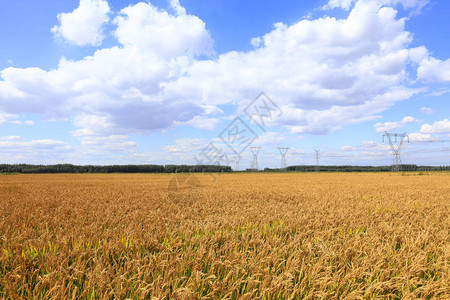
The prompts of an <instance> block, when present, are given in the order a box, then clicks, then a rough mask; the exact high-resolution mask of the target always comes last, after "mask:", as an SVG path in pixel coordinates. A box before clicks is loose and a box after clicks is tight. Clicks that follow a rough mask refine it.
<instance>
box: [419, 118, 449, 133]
mask: <svg viewBox="0 0 450 300" xmlns="http://www.w3.org/2000/svg"><path fill="white" fill-rule="evenodd" d="M420 132H421V133H449V132H450V120H449V119H444V120H441V121H436V122H434V123H433V124H431V125H430V124H423V125H422V127H421V128H420Z"/></svg>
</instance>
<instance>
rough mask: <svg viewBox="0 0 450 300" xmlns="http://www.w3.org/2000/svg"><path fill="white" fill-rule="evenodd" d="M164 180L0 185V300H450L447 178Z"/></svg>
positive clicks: (4, 181)
mask: <svg viewBox="0 0 450 300" xmlns="http://www.w3.org/2000/svg"><path fill="white" fill-rule="evenodd" d="M174 176H175V175H170V174H145V175H142V174H127V175H124V174H102V175H99V174H82V175H81V174H80V175H72V174H71V175H68V174H67V175H66V174H58V175H10V176H0V298H13V299H16V298H28V299H31V298H35V299H36V298H43V299H48V298H60V299H62V298H71V297H74V298H85V299H98V298H101V299H103V298H111V299H112V298H133V299H140V298H151V297H155V298H163V299H169V298H178V299H188V298H189V299H192V298H194V299H195V298H240V297H244V298H248V299H249V298H261V299H269V298H270V299H274V298H279V299H284V298H289V297H293V298H317V297H318V298H362V299H371V298H377V297H378V298H390V299H400V298H425V299H426V298H429V299H431V298H442V299H446V298H447V299H448V298H449V297H450V287H449V282H450V232H449V230H450V214H449V213H450V199H449V195H450V174H449V173H448V172H446V173H445V172H442V173H438V172H431V173H405V174H401V173H360V174H357V173H351V174H344V173H332V174H330V173H324V174H322V173H317V174H314V173H312V174H311V173H310V174H305V173H286V174H280V173H278V174H272V173H264V174H258V173H255V174H248V173H247V174H222V175H214V176H211V175H208V174H199V175H195V177H186V176H187V175H184V176H183V175H177V176H179V177H178V178H177V183H178V184H177V185H173V183H174V181H173V180H174ZM188 179H189V180H188ZM186 180H187V182H190V183H191V185H186V184H183V183H184V182H185V181H186ZM170 182H172V185H170V184H169V183H170ZM192 183H193V184H192ZM168 186H169V187H170V188H169V191H168Z"/></svg>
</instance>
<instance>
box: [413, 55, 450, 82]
mask: <svg viewBox="0 0 450 300" xmlns="http://www.w3.org/2000/svg"><path fill="white" fill-rule="evenodd" d="M417 78H418V79H420V80H422V81H424V82H427V83H449V82H450V59H447V60H444V61H442V60H440V59H436V58H434V57H429V58H428V59H424V60H422V62H421V63H420V66H419V68H418V69H417Z"/></svg>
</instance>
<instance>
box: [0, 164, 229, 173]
mask: <svg viewBox="0 0 450 300" xmlns="http://www.w3.org/2000/svg"><path fill="white" fill-rule="evenodd" d="M202 172H205V173H212V172H214V173H215V172H232V169H231V167H230V166H217V165H109V166H95V165H87V166H78V165H72V164H58V165H29V164H0V173H25V174H27V173H28V174H32V173H202Z"/></svg>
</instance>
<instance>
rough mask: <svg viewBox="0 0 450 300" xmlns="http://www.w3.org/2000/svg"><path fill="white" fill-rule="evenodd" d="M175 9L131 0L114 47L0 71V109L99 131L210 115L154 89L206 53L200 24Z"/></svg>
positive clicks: (210, 110) (156, 126)
mask: <svg viewBox="0 0 450 300" xmlns="http://www.w3.org/2000/svg"><path fill="white" fill-rule="evenodd" d="M173 5H175V6H176V1H175V2H173ZM177 12H178V13H179V15H176V16H173V15H170V14H168V13H167V12H166V11H162V10H158V9H157V8H155V7H153V6H152V5H151V4H146V3H138V4H137V5H135V6H129V7H127V8H125V9H124V10H122V11H121V15H120V16H119V17H117V18H116V19H115V23H116V25H117V28H116V31H115V35H116V36H117V38H118V41H119V42H120V43H121V47H112V48H104V49H101V50H97V51H96V52H95V53H94V55H93V56H87V57H85V58H83V59H81V60H79V61H71V60H67V59H65V58H62V59H61V60H60V63H59V66H58V68H57V69H55V70H51V71H44V70H42V69H39V68H26V69H21V68H7V69H4V70H2V71H1V72H0V74H1V78H2V79H3V81H0V109H2V108H4V109H5V111H6V112H8V113H10V112H14V113H19V114H20V113H27V112H28V113H36V114H42V115H44V117H45V118H48V119H58V118H70V119H71V120H73V123H74V125H75V126H77V127H79V128H80V129H82V130H87V131H91V132H95V133H96V134H103V135H105V136H109V135H112V134H126V133H129V132H139V133H146V132H149V131H152V130H161V129H166V128H169V127H171V126H172V125H174V124H176V122H187V121H189V120H192V119H193V118H194V117H196V116H198V115H203V116H204V117H206V116H207V115H209V114H215V113H216V112H217V108H216V109H214V106H213V105H209V104H205V103H201V102H199V101H197V100H196V99H189V98H187V97H185V96H180V97H171V96H170V95H166V94H165V91H164V90H163V88H162V86H163V83H164V82H165V81H169V80H172V79H173V78H177V77H179V76H180V74H182V73H184V72H185V71H186V68H188V67H189V66H190V65H191V64H192V60H193V59H194V57H195V55H201V54H209V53H211V51H212V39H211V38H210V35H209V32H208V31H207V30H206V29H205V24H204V23H203V22H202V21H201V20H200V19H198V18H197V17H195V16H191V15H186V14H184V13H183V10H182V9H180V8H178V9H177ZM193 123H195V124H194V125H198V123H199V122H195V120H194V121H193ZM198 126H201V125H198Z"/></svg>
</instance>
